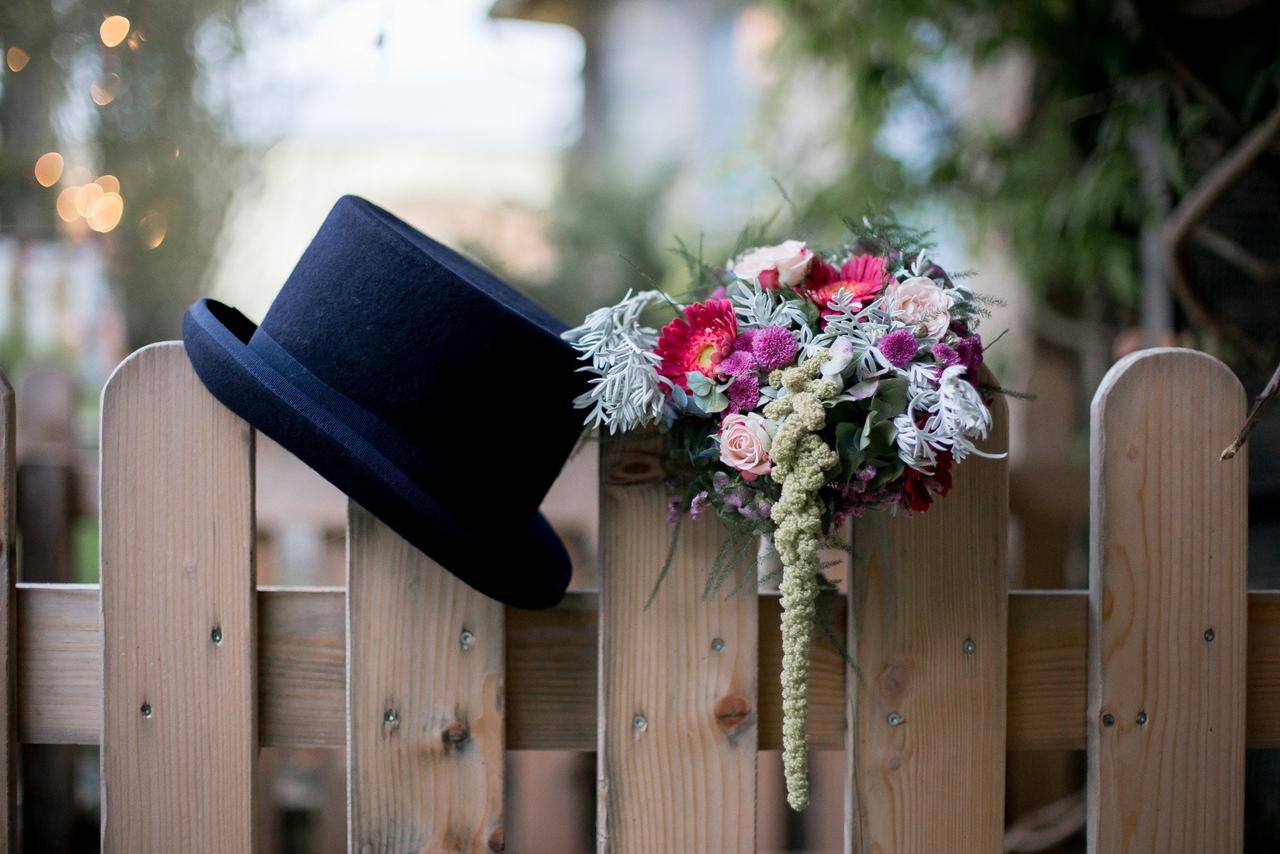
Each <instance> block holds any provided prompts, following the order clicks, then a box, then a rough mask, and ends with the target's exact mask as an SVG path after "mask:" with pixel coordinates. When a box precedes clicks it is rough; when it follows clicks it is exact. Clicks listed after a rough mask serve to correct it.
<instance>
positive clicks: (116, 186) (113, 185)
mask: <svg viewBox="0 0 1280 854" xmlns="http://www.w3.org/2000/svg"><path fill="white" fill-rule="evenodd" d="M93 183H95V184H97V185H98V186H99V187H101V188H102V192H104V193H118V192H120V179H119V178H117V177H116V176H115V175H99V176H98V177H97V178H94V179H93Z"/></svg>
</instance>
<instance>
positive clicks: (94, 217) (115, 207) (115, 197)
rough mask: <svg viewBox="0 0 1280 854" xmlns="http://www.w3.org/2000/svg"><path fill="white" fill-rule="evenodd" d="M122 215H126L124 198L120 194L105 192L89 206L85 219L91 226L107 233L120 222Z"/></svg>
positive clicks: (95, 229)
mask: <svg viewBox="0 0 1280 854" xmlns="http://www.w3.org/2000/svg"><path fill="white" fill-rule="evenodd" d="M94 186H97V185H96V184H95V185H94ZM122 216H124V199H123V198H122V197H121V196H120V194H119V193H103V194H102V195H101V196H99V197H98V198H97V199H95V200H94V201H93V203H92V204H91V205H90V206H89V213H88V214H87V215H86V216H85V219H86V220H87V221H88V223H89V227H90V228H92V229H93V230H94V231H98V232H101V233H103V234H105V233H106V232H108V231H111V229H113V228H115V227H116V226H117V225H119V224H120V217H122Z"/></svg>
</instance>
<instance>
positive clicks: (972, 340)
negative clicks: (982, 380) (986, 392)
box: [955, 332, 982, 385]
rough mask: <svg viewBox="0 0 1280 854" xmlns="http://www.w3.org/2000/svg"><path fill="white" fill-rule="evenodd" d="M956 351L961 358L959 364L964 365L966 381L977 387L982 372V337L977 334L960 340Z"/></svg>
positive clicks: (957, 342)
mask: <svg viewBox="0 0 1280 854" xmlns="http://www.w3.org/2000/svg"><path fill="white" fill-rule="evenodd" d="M955 349H956V356H958V357H959V361H958V362H957V364H961V365H964V376H965V379H967V380H968V381H969V382H971V383H973V384H974V385H977V384H978V377H979V376H980V375H981V372H982V336H980V335H978V334H977V333H976V332H975V333H974V334H973V335H970V336H968V337H967V338H960V339H958V340H957V341H956V348H955Z"/></svg>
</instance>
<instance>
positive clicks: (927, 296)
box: [885, 276, 951, 338]
mask: <svg viewBox="0 0 1280 854" xmlns="http://www.w3.org/2000/svg"><path fill="white" fill-rule="evenodd" d="M885 309H886V310H887V311H888V312H889V315H890V317H892V318H893V319H894V320H897V321H899V322H901V323H905V324H906V325H907V326H922V327H924V331H925V334H926V335H927V336H928V337H930V338H941V337H942V336H943V335H945V334H946V333H947V327H948V326H950V325H951V313H950V312H951V295H950V294H948V293H947V292H946V291H944V290H943V289H942V288H940V287H938V285H937V284H935V283H934V281H933V279H929V278H926V277H924V276H916V277H915V278H912V279H907V280H906V281H905V282H895V283H894V284H892V285H890V286H889V287H888V289H886V290H885Z"/></svg>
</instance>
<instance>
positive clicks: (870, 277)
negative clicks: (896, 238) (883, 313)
mask: <svg viewBox="0 0 1280 854" xmlns="http://www.w3.org/2000/svg"><path fill="white" fill-rule="evenodd" d="M887 284H889V272H888V270H886V269H885V261H884V259H883V258H881V257H880V256H878V255H854V256H853V257H852V258H850V259H849V260H848V261H845V262H844V264H842V265H841V267H840V269H839V270H837V269H836V268H835V267H833V266H831V265H830V264H827V263H825V262H823V263H821V264H814V265H813V270H812V272H811V273H810V274H809V279H808V280H807V281H806V282H805V285H804V290H805V295H806V296H807V297H809V299H810V300H811V301H812V302H813V303H814V304H815V305H816V306H818V308H820V309H822V314H823V315H828V314H830V313H831V310H830V309H829V308H827V305H828V304H829V303H830V302H831V301H832V300H834V299H835V298H836V297H837V296H839V295H840V294H841V293H846V294H848V295H849V296H851V297H853V298H854V300H856V301H857V302H858V303H859V304H864V305H865V304H866V303H867V302H869V301H871V300H872V299H874V298H875V297H877V296H879V295H880V292H881V291H882V290H884V286H885V285H887Z"/></svg>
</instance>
